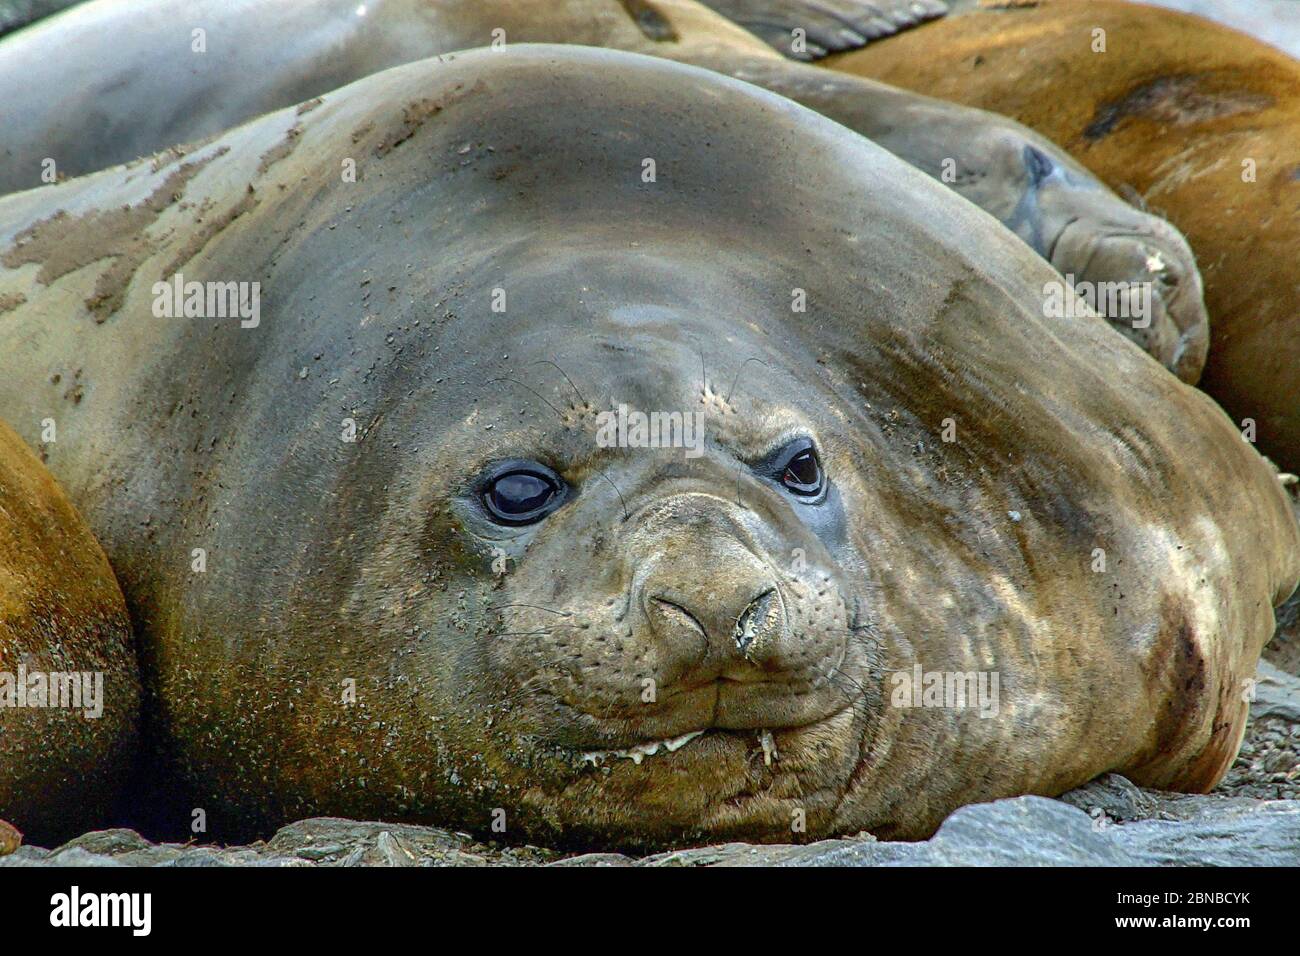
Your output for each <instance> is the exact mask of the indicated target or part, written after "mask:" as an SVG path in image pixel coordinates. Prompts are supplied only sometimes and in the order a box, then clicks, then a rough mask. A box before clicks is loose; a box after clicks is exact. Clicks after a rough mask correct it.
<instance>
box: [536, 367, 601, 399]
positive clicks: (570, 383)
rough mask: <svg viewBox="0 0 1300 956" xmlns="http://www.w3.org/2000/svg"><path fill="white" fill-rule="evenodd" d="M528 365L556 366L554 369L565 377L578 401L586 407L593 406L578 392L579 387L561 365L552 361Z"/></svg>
mask: <svg viewBox="0 0 1300 956" xmlns="http://www.w3.org/2000/svg"><path fill="white" fill-rule="evenodd" d="M528 364H529V365H551V366H554V367H555V370H556V371H557V372H559V373H560V374H561V375H563V376H564V380H565V381H566V382H568V383H569V388H571V389H573V391H574V393H575V394H577V396H578V401H580V402H582V404H584V405H589V404H591V403H590V402H588V401H587V400H586V399H585V398H583V397H582V392H581V391H579V390H578V386H576V385H574V384H573V379H571V378H569V374H568V373H567V372H565V371H564V369H562V368H560V366H559V365H556V363H555V362H552V361H551V360H550V359H538V360H537V361H536V362H529V363H528Z"/></svg>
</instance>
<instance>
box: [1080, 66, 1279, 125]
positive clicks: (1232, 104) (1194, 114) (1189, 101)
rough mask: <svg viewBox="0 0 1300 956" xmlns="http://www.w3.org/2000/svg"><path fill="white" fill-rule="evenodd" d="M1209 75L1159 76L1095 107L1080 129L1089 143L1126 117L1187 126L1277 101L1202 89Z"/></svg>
mask: <svg viewBox="0 0 1300 956" xmlns="http://www.w3.org/2000/svg"><path fill="white" fill-rule="evenodd" d="M1210 76H1211V74H1182V75H1175V76H1162V77H1159V78H1158V79H1155V80H1151V81H1149V82H1146V83H1143V84H1141V85H1139V86H1136V87H1134V88H1133V89H1131V90H1130V91H1129V92H1128V93H1126V94H1124V95H1123V96H1122V97H1120V98H1118V99H1115V100H1111V101H1110V102H1109V103H1104V104H1102V105H1101V106H1099V107H1097V112H1096V114H1095V115H1094V116H1093V119H1092V122H1091V123H1089V124H1088V125H1087V126H1086V127H1085V128H1084V130H1083V138H1084V139H1086V140H1089V141H1090V142H1096V141H1097V140H1099V139H1104V138H1105V137H1107V136H1109V135H1110V134H1111V133H1112V132H1114V131H1115V128H1116V127H1117V126H1119V124H1120V123H1121V122H1123V121H1124V120H1125V119H1127V118H1128V117H1141V118H1144V119H1149V120H1154V121H1156V122H1161V123H1172V124H1174V125H1175V126H1190V125H1193V124H1195V123H1204V122H1208V121H1209V120H1212V119H1218V118H1220V117H1223V116H1233V115H1235V114H1237V113H1257V112H1259V111H1260V110H1264V109H1268V108H1269V107H1270V106H1272V105H1274V103H1275V102H1276V101H1275V100H1274V98H1273V97H1272V96H1268V95H1266V94H1261V93H1245V92H1236V93H1233V92H1226V91H1225V92H1216V91H1213V90H1207V89H1205V86H1206V81H1207V80H1208V79H1209V78H1210Z"/></svg>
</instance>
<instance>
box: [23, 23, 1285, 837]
mask: <svg viewBox="0 0 1300 956" xmlns="http://www.w3.org/2000/svg"><path fill="white" fill-rule="evenodd" d="M556 104H567V107H566V108H565V109H556ZM720 116H721V117H726V118H727V121H726V122H724V123H720V122H719V121H718V117H720ZM650 118H654V121H650ZM155 166H156V168H155ZM353 174H354V175H353ZM0 223H2V224H3V226H0V265H3V267H4V268H3V271H0V294H8V295H15V294H21V295H23V296H24V297H25V301H24V302H22V303H21V304H19V305H18V306H17V307H16V308H14V309H12V310H11V311H10V312H9V313H8V314H7V315H6V317H5V322H4V323H3V324H0V414H7V415H8V416H10V418H11V419H12V420H13V421H15V422H17V423H19V426H20V427H23V428H26V429H27V431H28V434H29V436H31V437H34V436H32V425H31V423H32V422H35V421H38V420H39V419H40V418H41V417H44V416H47V415H53V416H55V417H57V418H58V420H59V422H60V426H59V427H60V438H59V441H58V442H57V443H56V444H54V445H52V446H48V447H47V448H46V451H47V452H48V455H49V464H50V467H51V469H52V470H53V472H54V474H55V475H56V476H57V477H58V478H59V479H60V481H61V482H62V483H63V485H64V487H66V488H67V489H68V490H69V493H70V494H71V495H72V498H73V500H74V501H76V503H77V504H78V506H79V507H80V508H81V510H82V512H83V514H85V515H86V516H87V519H88V521H89V522H90V524H91V526H92V528H93V529H94V530H95V531H96V533H97V534H98V536H99V538H100V540H101V541H102V542H103V543H104V546H105V548H106V550H107V552H108V554H109V555H110V557H111V559H112V560H113V562H114V565H115V567H116V569H117V571H118V576H119V579H120V580H121V582H122V585H123V589H124V591H125V593H126V595H127V599H128V604H129V606H130V608H131V610H132V614H133V617H134V620H135V623H136V626H137V628H138V631H139V641H140V646H141V656H142V662H143V664H142V666H143V670H144V675H145V680H146V684H147V686H148V688H149V690H150V693H151V697H150V699H151V701H153V702H156V704H155V705H153V706H156V708H157V714H155V715H152V716H153V717H154V719H155V720H156V723H157V725H158V727H159V728H160V734H161V736H162V745H163V746H164V748H165V751H166V753H167V755H168V758H169V761H170V763H171V765H172V767H173V768H174V769H173V772H174V773H175V775H176V776H175V777H174V778H169V779H170V783H169V784H168V786H171V787H176V786H179V784H178V783H177V782H176V781H178V780H181V781H185V783H186V785H187V786H188V787H191V788H193V793H194V795H195V796H194V801H195V802H194V803H192V804H190V805H191V806H194V807H201V808H204V809H205V810H206V812H207V818H208V822H209V833H210V834H211V835H212V836H213V838H214V839H225V838H227V837H228V836H233V835H234V834H235V833H236V832H237V831H238V829H239V828H240V827H241V826H251V827H254V828H265V827H267V826H270V825H274V824H276V823H279V822H282V821H284V820H285V819H289V818H297V817H301V816H304V815H308V814H316V813H329V814H342V815H350V816H358V817H363V818H372V819H373V818H386V819H409V820H425V821H436V822H437V823H439V824H441V825H444V826H454V827H458V828H467V829H471V830H474V831H480V832H493V833H498V834H502V833H504V834H505V835H507V836H508V837H510V838H512V839H528V840H532V841H544V842H547V843H554V844H560V845H566V846H606V847H609V846H628V847H633V846H642V847H644V846H658V845H664V844H675V843H682V842H689V841H695V840H704V841H707V842H715V841H718V840H723V839H748V840H766V841H771V840H777V841H789V840H791V839H804V838H812V837H817V836H824V835H828V834H838V833H849V832H857V831H859V830H862V829H870V830H872V831H873V832H876V833H877V834H880V835H889V836H891V837H892V836H902V837H920V836H923V835H926V834H928V833H929V832H931V831H932V830H933V829H934V828H935V827H936V826H937V825H938V823H939V822H940V821H941V820H942V819H943V818H944V817H945V815H947V814H948V813H949V812H951V811H952V810H953V809H954V808H956V807H957V806H960V805H962V804H964V803H968V802H973V801H981V800H988V799H992V798H995V797H1000V796H1006V795H1010V794H1022V793H1040V794H1055V793H1059V792H1062V791H1064V790H1067V789H1069V788H1070V787H1073V786H1075V785H1077V784H1080V783H1082V782H1084V781H1086V780H1088V779H1090V778H1092V777H1094V776H1096V775H1097V774H1099V773H1102V772H1104V771H1107V770H1115V771H1119V772H1122V773H1124V774H1125V775H1127V776H1129V777H1130V778H1131V779H1134V780H1137V781H1140V782H1143V783H1146V784H1149V785H1152V786H1159V787H1166V788H1182V789H1191V790H1201V789H1207V788H1209V787H1211V786H1213V785H1214V783H1215V781H1216V780H1218V778H1219V777H1220V776H1221V775H1222V773H1223V772H1224V770H1225V769H1226V768H1227V767H1228V765H1229V764H1230V763H1231V761H1232V759H1233V756H1234V754H1235V753H1236V750H1237V747H1238V744H1239V741H1240V737H1241V733H1242V728H1243V725H1244V721H1245V719H1246V703H1245V701H1244V699H1243V698H1242V696H1241V684H1240V682H1241V681H1242V680H1244V679H1246V678H1248V677H1249V676H1251V675H1252V674H1253V673H1254V666H1255V662H1256V659H1257V658H1258V655H1259V650H1260V647H1261V646H1262V645H1263V643H1264V642H1265V641H1266V640H1267V638H1268V636H1269V635H1270V634H1271V633H1272V630H1273V626H1274V616H1273V611H1272V609H1273V607H1274V606H1276V605H1277V604H1279V603H1280V602H1281V601H1282V600H1283V599H1285V598H1286V597H1287V596H1288V595H1289V594H1290V593H1291V591H1292V590H1294V588H1295V586H1296V583H1297V580H1298V579H1300V526H1298V525H1297V522H1296V519H1295V516H1294V515H1293V514H1292V513H1291V511H1290V508H1289V505H1288V503H1287V500H1286V497H1285V495H1284V494H1283V491H1282V489H1281V487H1280V483H1279V482H1278V480H1277V478H1276V477H1275V476H1274V474H1273V472H1272V471H1271V469H1269V467H1268V466H1267V465H1266V463H1265V462H1264V461H1263V460H1262V459H1261V458H1260V457H1259V456H1258V455H1257V454H1256V452H1255V451H1254V450H1253V449H1252V448H1251V447H1250V446H1249V445H1247V444H1246V443H1244V442H1242V441H1241V440H1240V436H1239V435H1238V434H1237V432H1236V430H1235V428H1234V427H1233V426H1232V424H1231V422H1229V421H1228V419H1227V418H1226V417H1225V416H1224V415H1223V413H1222V412H1221V411H1220V410H1219V409H1218V407H1217V406H1215V405H1214V403H1213V402H1212V401H1211V400H1210V399H1209V398H1208V397H1206V396H1205V395H1204V394H1203V393H1201V392H1199V391H1197V390H1195V389H1193V388H1190V387H1188V386H1185V385H1184V384H1182V383H1180V382H1179V381H1178V380H1177V379H1176V378H1175V377H1173V376H1172V375H1169V374H1168V373H1167V372H1166V371H1165V370H1164V369H1162V368H1161V367H1160V365H1159V364H1158V363H1156V362H1154V361H1153V360H1152V359H1150V358H1149V357H1148V356H1147V355H1146V354H1144V353H1143V352H1142V351H1141V350H1140V349H1138V348H1136V347H1135V346H1134V345H1132V343H1130V342H1128V341H1126V340H1124V339H1123V338H1122V337H1121V336H1117V335H1115V334H1114V333H1113V331H1112V330H1111V329H1110V328H1109V327H1108V326H1107V324H1106V323H1105V322H1103V321H1102V320H1100V319H1099V318H1098V317H1096V316H1095V315H1094V314H1092V313H1090V312H1088V311H1087V310H1086V309H1081V310H1079V311H1078V312H1072V313H1071V315H1070V316H1068V317H1065V318H1060V319H1049V318H1046V317H1045V316H1044V314H1043V310H1042V307H1041V306H1042V303H1041V297H1042V289H1043V287H1044V285H1045V284H1048V283H1052V282H1056V281H1059V279H1060V277H1059V275H1058V274H1057V273H1056V272H1054V271H1053V270H1052V269H1051V268H1050V267H1049V266H1048V265H1047V263H1045V262H1044V261H1043V260H1042V259H1041V257H1039V256H1036V255H1034V254H1033V253H1032V252H1031V251H1030V250H1029V249H1028V247H1026V246H1025V245H1024V244H1023V243H1021V242H1020V241H1019V240H1017V239H1016V238H1015V237H1014V236H1013V235H1011V234H1010V233H1009V232H1008V231H1006V230H1005V229H1003V228H1002V227H1001V226H1000V225H999V224H997V223H996V222H995V221H994V220H993V219H992V218H990V217H989V216H988V215H987V214H985V213H984V212H982V211H980V210H979V209H977V208H976V207H975V206H973V205H971V204H970V203H967V202H965V201H963V200H961V199H960V198H959V197H957V196H955V195H953V193H952V192H951V191H950V190H947V189H945V188H944V187H943V186H942V185H940V184H939V183H938V182H936V181H935V180H934V179H932V178H930V177H927V176H925V175H923V174H922V173H920V172H919V171H917V170H915V169H914V168H912V167H910V166H908V165H906V164H905V163H903V162H901V161H900V160H898V159H897V158H896V157H894V156H893V155H891V154H890V153H888V152H887V151H885V150H884V149H882V148H880V147H877V146H875V145H874V144H872V143H870V142H869V141H867V140H865V139H863V138H862V137H860V136H858V135H857V134H855V133H853V132H852V131H850V130H848V129H847V128H845V127H843V126H841V125H839V124H837V123H834V122H832V121H830V120H828V119H826V118H825V117H823V116H820V115H819V114H817V113H814V112H812V111H810V110H807V109H804V108H802V107H800V106H798V105H797V104H794V103H792V102H790V101H789V100H786V99H784V98H782V97H779V96H776V95H773V94H770V93H767V92H765V91H763V90H761V89H759V88H757V87H755V86H753V85H750V84H747V83H742V82H737V81H734V80H731V79H728V78H726V77H723V76H721V75H719V74H716V73H713V72H709V71H705V70H702V69H698V68H694V67H689V66H684V65H681V64H676V63H673V62H670V61H667V60H664V59H660V58H652V57H644V56H639V55H635V54H627V53H623V52H616V51H606V50H592V49H585V48H581V47H573V46H546V45H537V46H531V45H513V46H511V47H510V48H509V49H508V50H505V51H501V52H493V51H491V50H480V51H472V52H469V53H465V54H457V55H455V56H452V57H445V58H441V59H438V60H426V61H420V62H417V63H413V64H409V65H406V66H402V67H398V68H395V69H392V70H388V71H385V72H382V73H379V74H375V75H373V76H370V77H367V78H365V79H363V80H360V81H358V82H356V83H354V84H351V85H349V86H347V87H345V88H343V89H341V90H338V91H335V92H333V93H330V94H328V95H326V96H324V97H323V98H322V99H321V101H320V102H319V103H314V104H312V105H311V108H310V109H308V110H301V109H295V108H290V109H286V110H282V111H278V112H276V113H272V114H268V115H267V116H265V117H262V118H261V119H258V120H256V121H254V122H251V123H249V124H246V125H244V126H241V127H239V128H237V129H234V130H232V131H230V132H229V133H227V134H225V135H223V136H222V137H219V138H218V139H216V140H214V141H212V142H210V143H208V144H206V145H204V146H202V147H201V148H198V149H196V150H193V151H191V152H189V153H188V154H187V155H185V156H179V157H171V158H170V160H168V159H167V157H161V158H160V161H159V162H158V163H156V164H154V163H149V162H142V163H139V164H135V165H133V166H130V167H119V168H115V169H111V170H107V171H104V172H102V173H98V174H95V175H92V176H88V177H84V178H82V179H78V180H73V181H70V182H67V183H63V184H59V185H56V186H51V187H49V188H48V189H42V190H34V191H29V192H24V193H18V194H15V195H11V196H8V197H4V198H3V199H0ZM108 237H112V241H111V243H110V242H109V241H108ZM917 263H924V268H918V267H917ZM254 282H256V283H258V285H257V286H252V285H248V286H239V285H238V283H254ZM178 287H179V288H180V289H181V290H182V294H180V295H178V294H177V291H176V290H177V288H178ZM214 295H215V297H216V301H217V305H216V306H214V305H213V304H212V301H211V299H210V298H209V297H212V296H214ZM105 297H107V298H112V299H114V300H115V301H116V302H117V307H116V309H115V310H114V311H113V312H112V313H111V315H109V316H108V317H107V318H106V319H105V320H104V321H103V322H97V321H96V314H95V311H94V305H95V304H96V303H98V302H101V301H103V300H104V298H105ZM191 306H192V307H193V308H192V309H191ZM186 315H188V316H189V317H185V316H186ZM223 316H224V317H223ZM71 363H75V364H76V365H77V366H78V367H79V368H81V369H82V377H81V380H80V381H81V383H82V386H83V391H84V394H83V397H82V400H81V401H80V402H79V403H77V404H75V405H69V404H67V403H66V402H65V401H64V400H63V399H62V398H61V395H60V393H59V392H58V390H57V389H55V388H53V387H51V385H50V382H49V379H50V375H51V373H52V372H56V371H58V370H59V369H65V368H67V367H68V366H69V364H71ZM701 436H702V437H701ZM936 680H938V682H939V685H940V687H939V693H938V695H937V697H936V694H935V681H936ZM967 691H969V694H967ZM186 822H188V817H187V818H186Z"/></svg>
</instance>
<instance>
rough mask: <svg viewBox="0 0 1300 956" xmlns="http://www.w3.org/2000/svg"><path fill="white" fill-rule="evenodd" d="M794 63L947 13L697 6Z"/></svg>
mask: <svg viewBox="0 0 1300 956" xmlns="http://www.w3.org/2000/svg"><path fill="white" fill-rule="evenodd" d="M702 2H703V4H704V5H705V6H706V7H711V8H713V9H714V10H716V11H717V12H718V13H720V14H722V15H723V16H724V17H727V18H728V19H731V20H734V21H736V22H737V23H739V24H740V25H741V26H742V27H744V28H745V29H746V30H749V31H750V32H751V33H754V34H755V35H757V36H759V37H761V38H762V39H763V40H764V41H765V42H767V43H768V44H770V45H771V46H773V47H775V48H776V49H777V50H779V51H780V52H781V53H783V54H784V55H786V56H788V57H790V58H792V59H795V60H817V59H820V58H821V57H824V56H826V55H827V54H829V53H838V52H842V51H844V50H856V49H858V48H859V47H863V46H866V45H867V44H868V43H869V42H871V41H872V40H878V39H880V38H881V37H887V36H893V35H894V34H895V33H899V32H901V31H903V30H907V29H909V28H911V27H914V26H916V25H917V24H920V23H924V22H926V21H927V20H934V19H936V18H937V17H942V16H944V15H945V14H946V13H947V12H948V4H947V3H945V2H944V0H870V2H868V0H702Z"/></svg>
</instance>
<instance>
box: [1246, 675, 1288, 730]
mask: <svg viewBox="0 0 1300 956" xmlns="http://www.w3.org/2000/svg"><path fill="white" fill-rule="evenodd" d="M1255 680H1256V683H1255V699H1254V700H1253V701H1251V704H1250V716H1251V717H1252V718H1254V719H1256V720H1258V719H1260V718H1262V717H1280V718H1282V719H1283V720H1287V721H1290V722H1291V723H1300V677H1293V676H1292V675H1290V674H1288V673H1287V672H1286V671H1283V670H1279V669H1278V668H1276V667H1274V666H1273V665H1272V664H1270V663H1268V661H1260V662H1259V667H1258V669H1257V670H1256V671H1255Z"/></svg>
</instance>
